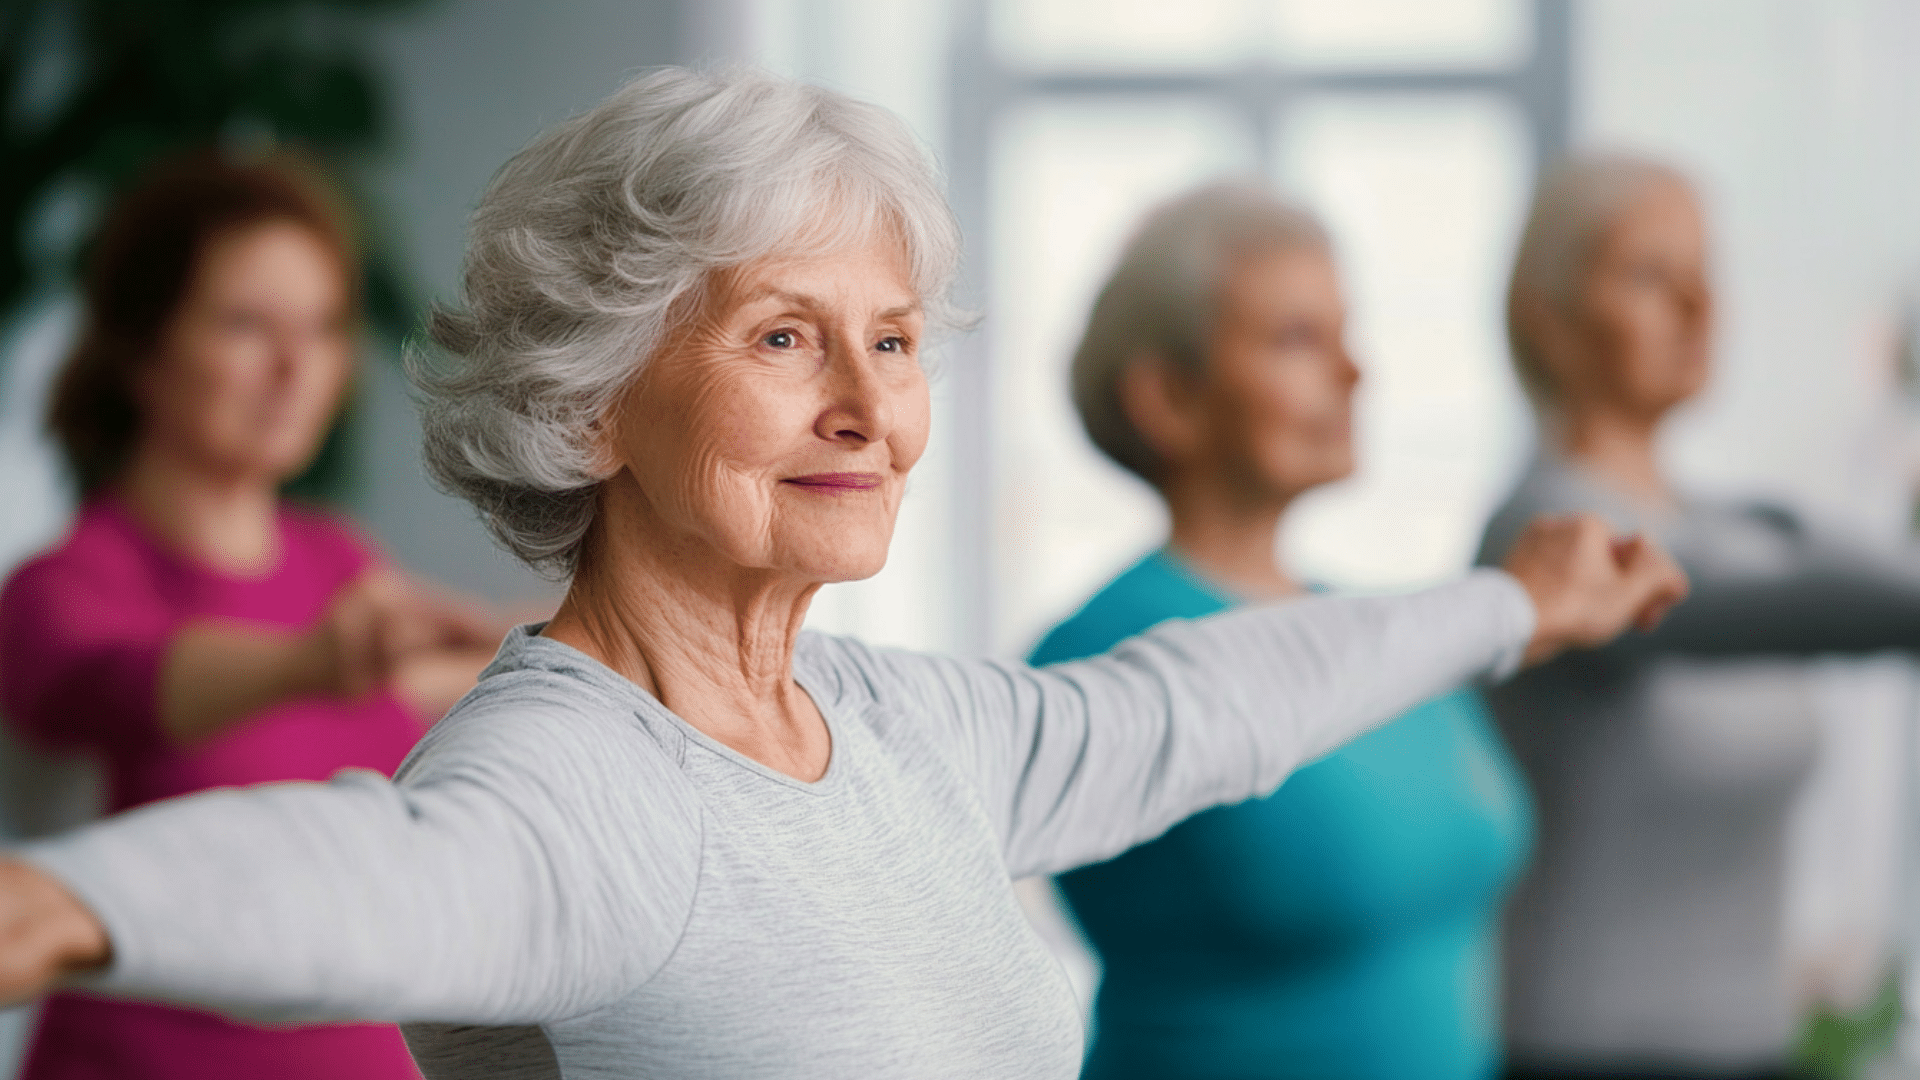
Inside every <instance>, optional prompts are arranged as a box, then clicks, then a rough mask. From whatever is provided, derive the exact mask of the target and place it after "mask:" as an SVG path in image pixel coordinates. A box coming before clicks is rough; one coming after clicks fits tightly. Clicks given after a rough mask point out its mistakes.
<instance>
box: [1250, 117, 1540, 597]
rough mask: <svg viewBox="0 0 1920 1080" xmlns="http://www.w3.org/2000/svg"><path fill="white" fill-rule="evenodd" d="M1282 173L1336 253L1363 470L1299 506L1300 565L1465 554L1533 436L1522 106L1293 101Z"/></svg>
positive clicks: (1390, 581) (1356, 575) (1295, 531)
mask: <svg viewBox="0 0 1920 1080" xmlns="http://www.w3.org/2000/svg"><path fill="white" fill-rule="evenodd" d="M1279 134H1280V137H1279V139H1278V145H1279V147H1280V151H1281V154H1280V156H1281V161H1282V173H1283V176H1284V179H1285V181H1286V183H1287V185H1288V186H1289V187H1291V188H1292V189H1294V190H1297V191H1299V192H1301V193H1302V194H1303V195H1304V196H1305V197H1306V199H1307V200H1308V201H1309V202H1310V203H1311V204H1312V205H1313V206H1315V207H1316V208H1318V209H1319V210H1320V211H1321V213H1322V214H1323V215H1324V216H1325V218H1326V220H1327V223H1328V226H1329V228H1330V229H1331V230H1332V232H1333V235H1334V238H1335V242H1336V244H1337V245H1338V248H1339V258H1340V263H1341V267H1342V271H1343V274H1344V277H1345V281H1346V285H1347V290H1348V301H1349V304H1350V307H1351V312H1352V319H1351V323H1350V325H1351V327H1352V339H1351V340H1352V344H1353V346H1354V349H1355V355H1356V357H1357V358H1358V360H1359V363H1360V365H1361V369H1362V371H1363V372H1364V376H1363V378H1362V381H1361V384H1360V392H1359V398H1358V402H1357V406H1358V408H1357V427H1356V430H1357V438H1358V441H1359V446H1358V449H1359V460H1360V469H1359V472H1358V474H1357V475H1356V476H1355V477H1354V478H1353V479H1351V480H1349V481H1346V482H1344V483H1341V484H1337V485H1333V486H1330V487H1328V488H1325V489H1322V490H1321V491H1318V492H1315V493H1313V494H1312V495H1310V496H1309V497H1308V499H1307V500H1306V501H1304V502H1303V503H1302V505H1301V506H1300V508H1299V510H1298V511H1297V512H1296V513H1294V514H1292V515H1290V516H1289V518H1288V526H1287V535H1286V537H1285V543H1286V547H1287V551H1288V555H1289V557H1290V558H1291V559H1292V560H1293V565H1294V566H1296V567H1297V568H1298V569H1299V570H1300V571H1302V572H1303V573H1305V574H1308V575H1309V576H1311V577H1314V578H1319V579H1322V580H1326V581H1330V582H1334V583H1337V584H1341V585H1347V586H1357V587H1394V586H1403V585H1411V584H1417V583H1421V582H1428V581H1433V580H1435V579H1438V578H1441V577H1444V576H1447V575H1449V574H1452V573H1454V572H1456V571H1458V570H1459V569H1460V568H1462V567H1464V566H1466V565H1467V564H1468V562H1469V561H1470V559H1471V558H1472V555H1473V551H1474V548H1475V547H1476V546H1477V544H1478V540H1479V530H1480V527H1481V525H1482V522H1483V521H1484V518H1485V515H1486V513H1487V512H1488V510H1489V509H1490V508H1491V506H1492V504H1493V503H1494V501H1495V500H1496V499H1497V498H1498V497H1499V496H1500V495H1501V494H1502V493H1503V490H1502V489H1503V487H1504V485H1505V483H1506V482H1507V480H1508V478H1509V477H1510V476H1511V475H1512V470H1513V469H1514V468H1515V467H1516V465H1517V460H1518V456H1519V454H1520V453H1521V452H1522V448H1523V447H1524V445H1525V441H1526V439H1525V426H1524V415H1525V413H1524V409H1523V406H1522V403H1521V401H1520V398H1519V395H1518V392H1517V391H1516V390H1515V389H1514V386H1513V381H1512V378H1511V376H1510V375H1509V373H1508V369H1507V364H1506V349H1505V338H1504V335H1503V331H1502V329H1501V326H1502V323H1501V316H1500V311H1501V297H1502V293H1503V290H1504V287H1505V275H1506V270H1507V266H1506V263H1507V259H1508V257H1509V255H1510V253H1511V251H1512V248H1513V242H1514V237H1515V235H1516V231H1517V229H1518V225H1519V216H1520V213H1521V210H1522V200H1523V199H1524V198H1525V196H1526V185H1527V177H1528V150H1527V141H1526V136H1525V134H1524V128H1523V127H1522V125H1521V121H1520V118H1519V116H1518V115H1517V114H1516V113H1515V112H1514V111H1513V110H1512V109H1511V108H1510V107H1509V106H1508V105H1506V104H1505V103H1504V102H1502V101H1499V100H1497V99H1489V98H1481V97H1438V96H1426V97H1420V98H1405V99H1392V98H1387V99H1382V98H1347V99H1340V98H1327V99H1320V100H1316V101H1311V102H1308V103H1305V104H1303V105H1302V106H1301V107H1298V108H1296V109H1293V110H1291V111H1290V112H1289V113H1288V115H1287V116H1286V117H1285V119H1284V124H1283V129H1282V131H1281V132H1280V133H1279Z"/></svg>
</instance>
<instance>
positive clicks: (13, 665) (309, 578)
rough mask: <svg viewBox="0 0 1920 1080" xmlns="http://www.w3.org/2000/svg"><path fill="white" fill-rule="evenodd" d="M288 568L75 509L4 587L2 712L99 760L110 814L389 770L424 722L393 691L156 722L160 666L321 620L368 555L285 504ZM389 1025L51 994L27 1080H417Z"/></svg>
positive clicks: (283, 545)
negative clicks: (232, 558) (191, 732)
mask: <svg viewBox="0 0 1920 1080" xmlns="http://www.w3.org/2000/svg"><path fill="white" fill-rule="evenodd" d="M279 528H280V559H279V563H278V565H277V566H276V567H275V568H274V569H273V570H271V571H269V572H267V573H265V574H263V575H260V576H258V577H237V576H234V575H232V574H228V573H224V572H222V571H219V570H216V569H213V568H210V567H207V566H204V565H201V564H198V563H195V562H193V561H191V560H190V559H187V558H185V557H183V556H181V555H178V554H175V553H173V552H171V551H168V550H166V549H164V548H162V547H161V546H160V545H159V544H157V543H156V542H155V541H154V540H153V539H152V538H151V537H150V536H148V535H147V533H146V532H145V531H144V530H143V529H142V528H141V527H140V526H139V525H138V524H136V523H135V522H134V520H133V519H132V518H131V517H130V516H129V515H128V514H127V512H126V510H125V509H124V507H123V506H122V505H121V504H120V503H119V502H118V501H117V500H115V499H114V498H112V497H105V498H99V499H95V500H94V501H92V502H90V503H89V504H88V505H87V506H86V507H84V508H83V509H82V510H81V513H80V517H79V520H78V521H77V522H76V523H75V525H74V528H73V531H72V533H71V534H70V535H69V536H68V537H67V539H66V541H65V542H64V543H62V544H61V545H60V546H59V547H58V548H55V549H54V550H53V551H51V552H48V553H47V554H45V555H41V556H39V557H38V558H36V559H34V560H32V561H31V562H28V563H27V564H25V565H24V566H22V567H21V568H20V569H19V570H18V571H16V572H15V573H14V575H13V576H12V577H11V578H10V579H8V581H7V583H6V587H5V589H4V590H0V714H4V716H5V719H6V722H7V723H8V724H10V725H12V727H13V729H14V730H15V731H17V732H19V733H20V734H21V735H22V736H24V737H25V738H27V739H28V740H30V741H32V742H34V743H37V744H39V745H41V746H45V747H48V748H54V749H64V750H74V751H83V752H86V753H89V754H92V755H94V756H96V757H97V759H98V760H99V761H100V762H101V764H102V765H103V766H104V769H105V773H106V780H107V793H108V794H107V801H108V807H107V808H108V810H109V811H111V812H118V811H121V810H125V809H128V808H130V807H134V806H139V805H140V804H142V803H148V802H152V801H154V800H156V799H165V798H168V797H170V796H174V795H184V794H186V793H188V792H193V791H200V790H203V789H206V788H210V787H222V786H228V785H235V784H257V783H263V782H267V781H274V780H324V779H326V778H327V777H329V776H331V775H333V774H334V773H335V772H337V771H338V770H340V769H343V768H348V767H359V768H366V769H378V770H379V771H380V772H382V773H387V774H391V773H392V772H393V770H394V769H395V768H397V767H398V766H399V764H400V760H401V758H403V757H405V756H406V753H407V751H408V750H410V749H412V747H413V744H414V742H415V741H416V740H418V739H419V737H420V734H421V731H422V728H421V724H420V721H419V720H418V719H416V718H415V717H414V716H413V715H412V714H411V713H410V712H409V711H408V710H407V709H406V707H405V706H403V705H402V704H401V703H400V702H399V701H398V700H396V699H395V698H394V697H393V696H392V695H391V694H386V693H383V694H379V695H376V696H374V697H372V698H369V699H367V700H365V701H358V702H345V701H337V700H331V699H322V698H311V699H306V700H301V701H293V702H288V703H286V704H283V705H279V706H276V707H274V708H272V709H268V710H266V711H264V712H262V713H260V714H259V715H257V716H253V717H250V718H248V719H247V720H245V721H243V722H241V723H239V724H236V725H235V726H233V727H232V728H230V729H228V730H227V731H225V732H223V733H221V734H220V735H218V736H216V737H214V738H212V739H209V740H207V741H205V742H202V743H200V744H198V745H195V746H193V747H191V748H188V749H181V748H178V747H174V746H171V745H170V744H169V743H168V742H167V740H166V738H165V737H164V736H163V735H162V734H161V732H160V729H159V724H158V719H157V715H156V713H157V704H158V703H157V686H156V681H157V677H158V673H159V666H160V660H161V656H162V654H163V653H164V651H165V650H166V648H167V645H168V643H169V642H170V641H171V640H172V638H173V636H174V634H175V633H177V632H178V631H179V630H180V628H181V627H182V626H183V625H184V624H186V623H188V622H190V621H193V620H196V619H205V618H219V619H244V620H247V621H249V622H254V623H261V624H265V625H269V626H277V627H284V628H286V629H288V630H303V629H305V628H307V627H310V626H312V625H313V624H314V623H315V622H316V621H317V620H318V619H319V618H320V616H321V615H322V614H323V613H324V612H325V611H326V608H327V604H328V601H329V600H330V599H331V598H332V596H333V594H334V593H335V592H336V591H337V590H338V589H339V588H340V587H341V586H343V585H345V584H347V583H348V582H350V581H352V580H353V579H354V578H356V577H358V576H359V575H360V573H361V572H362V571H363V570H365V569H366V568H367V567H368V566H369V565H370V564H371V563H372V562H373V561H374V557H373V556H372V555H371V554H370V553H369V552H368V550H367V549H366V547H365V546H363V545H362V544H361V543H360V542H359V541H358V540H356V539H355V538H354V536H353V535H352V534H351V533H350V532H348V531H347V530H346V529H345V528H343V527H342V526H340V525H339V524H337V523H335V522H333V521H331V520H329V519H327V518H326V517H324V516H321V515H319V514H315V513H311V512H308V511H302V510H295V509H290V508H289V509H283V510H282V511H281V512H280V517H279ZM418 1075H419V1074H418V1073H417V1072H416V1071H415V1070H414V1067H413V1062H412V1059H411V1058H409V1057H408V1056H407V1051H406V1047H405V1045H404V1044H403V1043H402V1042H401V1039H400V1034H399V1031H398V1030H397V1029H395V1028H393V1027H391V1026H388V1025H371V1024H345V1025H330V1026H326V1027H312V1028H274V1029H265V1028H256V1027H248V1026H245V1025H242V1024H236V1023H232V1022H230V1021H227V1020H223V1019H221V1018H219V1017H215V1016H212V1015H210V1014H207V1013H203V1012H197V1011H193V1010H187V1009H175V1008H169V1007H166V1006H160V1005H147V1004H141V1003H135V1002H120V1001H109V1000H106V999H102V998H95V997H88V996H84V995H79V994H57V995H54V996H53V997H51V998H49V999H48V1000H47V1002H46V1004H45V1005H44V1006H43V1008H42V1009H41V1013H40V1027H39V1030H38V1032H37V1033H36V1035H35V1037H34V1042H33V1047H32V1049H31V1050H30V1051H29V1052H28V1056H27V1062H26V1065H25V1066H24V1068H23V1070H22V1072H21V1078H22V1080H95V1078H99V1080H107V1078H113V1080H257V1078H260V1077H268V1076H271V1077H274V1078H276V1080H348V1078H353V1080H403V1078H404V1080H414V1078H417V1077H418Z"/></svg>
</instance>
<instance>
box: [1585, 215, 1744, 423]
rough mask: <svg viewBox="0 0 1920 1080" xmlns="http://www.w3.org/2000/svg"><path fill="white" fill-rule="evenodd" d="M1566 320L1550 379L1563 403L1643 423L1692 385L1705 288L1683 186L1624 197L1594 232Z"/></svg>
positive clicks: (1700, 381)
mask: <svg viewBox="0 0 1920 1080" xmlns="http://www.w3.org/2000/svg"><path fill="white" fill-rule="evenodd" d="M1567 322H1568V324H1569V325H1568V329H1569V331H1570V335H1569V336H1570V338H1571V341H1570V343H1569V347H1567V348H1563V349H1561V350H1558V352H1559V353H1560V354H1561V356H1562V357H1564V359H1563V360H1562V362H1561V363H1560V364H1559V365H1556V366H1557V367H1558V368H1559V370H1556V371H1554V372H1553V373H1552V377H1553V379H1554V381H1555V383H1556V385H1558V386H1559V387H1560V388H1561V389H1562V396H1563V397H1564V398H1565V404H1566V405H1567V406H1568V407H1569V408H1572V409H1576V410H1577V409H1581V408H1596V407H1597V408H1606V409H1610V410H1613V411H1617V412H1622V413H1624V414H1627V415H1630V416H1633V417H1635V418H1637V419H1640V420H1643V421H1646V422H1649V423H1650V422H1653V421H1657V420H1658V419H1659V418H1660V417H1661V416H1662V415H1664V414H1665V413H1666V412H1667V410H1669V409H1671V408H1673V407H1674V406H1675V405H1678V404H1680V403H1681V402H1683V401H1685V400H1687V399H1688V398H1690V397H1692V396H1693V395H1694V394H1696V393H1698V392H1699V390H1700V388H1701V386H1703V385H1704V384H1705V383H1706V379H1707V373H1708V348H1709V340H1710V337H1711V334H1712V329H1713V292H1712V288H1711V287H1710V286H1709V285H1708V283H1707V237H1706V224H1705V222H1704V221H1703V219H1702V216H1701V213H1700V206H1699V203H1698V202H1696V201H1695V199H1694V196H1693V193H1692V192H1691V191H1689V190H1688V189H1687V188H1686V187H1685V186H1683V185H1681V184H1678V183H1661V184H1658V185H1656V186H1654V187H1651V188H1649V189H1648V190H1647V191H1645V192H1643V193H1642V194H1641V195H1640V196H1639V197H1638V198H1636V199H1634V200H1633V201H1632V202H1630V203H1628V205H1627V207H1626V209H1624V210H1623V211H1622V212H1621V213H1620V214H1619V216H1618V217H1616V218H1615V219H1614V220H1613V221H1612V222H1611V223H1610V224H1609V225H1608V227H1607V229H1606V230H1605V231H1604V232H1603V233H1602V234H1601V236H1600V238H1599V242H1598V244H1597V245H1596V246H1595V249H1594V252H1593V254H1592V256H1591V260H1590V262H1589V263H1588V266H1587V272H1586V274H1585V276H1584V277H1583V279H1582V280H1581V285H1580V289H1579V292H1578V293H1577V294H1576V295H1575V297H1574V300H1573V304H1572V305H1571V307H1570V310H1569V318H1568V320H1567ZM1551 360H1552V357H1551V354H1550V357H1549V362H1550V363H1551Z"/></svg>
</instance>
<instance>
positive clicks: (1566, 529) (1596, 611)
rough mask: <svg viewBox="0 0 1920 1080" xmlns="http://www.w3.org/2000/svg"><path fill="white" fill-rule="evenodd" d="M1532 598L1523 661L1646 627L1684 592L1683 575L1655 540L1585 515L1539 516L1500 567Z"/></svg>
mask: <svg viewBox="0 0 1920 1080" xmlns="http://www.w3.org/2000/svg"><path fill="white" fill-rule="evenodd" d="M1504 569H1505V570H1506V571H1507V573H1509V574H1512V575H1513V576H1514V577H1515V578H1516V579H1517V580H1518V581H1519V582H1520V584H1521V585H1522V586H1523V587H1524V588H1525V589H1526V590H1527V595H1529V596H1531V597H1532V598H1533V609H1534V612H1535V615H1536V622H1535V624H1534V631H1533V640H1532V641H1530V642H1529V643H1528V644H1527V654H1526V662H1527V663H1529V664H1537V663H1539V662H1540V661H1542V660H1545V659H1547V658H1548V657H1551V656H1553V655H1554V654H1556V653H1558V652H1560V651H1562V650H1564V649H1570V648H1591V647H1593V646H1596V645H1604V644H1606V643H1607V642H1609V641H1612V640H1613V639H1614V638H1616V637H1618V636H1619V635H1620V634H1621V633H1622V632H1623V631H1625V630H1626V629H1627V628H1628V627H1629V626H1635V627H1638V628H1640V629H1641V630H1650V629H1652V628H1653V626H1654V624H1656V623H1658V622H1659V621H1660V618H1661V616H1663V615H1665V614H1666V613H1667V609H1668V608H1671V607H1672V606H1673V605H1675V604H1677V603H1679V602H1680V601H1681V600H1683V599H1685V598H1686V595H1687V576H1686V575H1685V574H1683V573H1681V571H1680V568H1679V567H1678V566H1676V565H1674V562H1673V560H1672V559H1670V558H1668V557H1667V553H1666V552H1665V551H1662V550H1661V549H1660V547H1659V545H1657V544H1655V543H1653V542H1652V541H1651V540H1648V539H1646V538H1645V537H1641V536H1626V537H1620V536H1615V535H1614V534H1613V530H1612V529H1611V528H1609V527H1608V525H1607V523H1606V522H1605V521H1603V520H1601V519H1600V518H1598V517H1596V516H1594V515H1592V514H1573V515H1570V516H1567V517H1543V518H1538V519H1536V520H1535V521H1533V522H1532V523H1531V524H1529V525H1528V526H1527V529H1526V531H1525V532H1523V533H1521V534H1520V539H1519V541H1517V542H1516V543H1515V544H1514V545H1513V550H1512V551H1510V552H1508V553H1507V560H1506V563H1505V566H1504Z"/></svg>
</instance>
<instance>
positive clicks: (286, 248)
mask: <svg viewBox="0 0 1920 1080" xmlns="http://www.w3.org/2000/svg"><path fill="white" fill-rule="evenodd" d="M346 276H347V274H346V268H345V267H344V266H342V265H341V264H340V258H339V255H338V253H337V252H336V251H335V250H334V249H333V247H332V246H331V245H329V244H328V243H327V242H326V241H325V240H324V239H323V238H321V237H320V236H319V235H317V234H315V233H314V231H313V230H312V229H311V228H309V227H307V226H306V225H303V224H300V223H299V222H294V221H266V222H259V223H256V224H252V225H246V226H242V227H240V228H237V229H233V230H230V231H227V232H225V233H222V234H220V235H218V236H216V237H214V238H213V239H212V240H211V242H209V243H208V244H207V246H206V248H205V249H204V250H203V251H202V252H201V254H200V257H199V260H198V265H197V266H196V267H195V270H194V282H193V287H194V291H195V292H198V293H202V294H208V293H217V294H220V295H234V294H245V295H252V294H256V293H258V294H261V295H263V296H272V295H277V294H278V293H280V292H282V291H284V290H286V289H289V288H302V287H311V288H313V289H316V290H324V291H327V292H329V293H333V292H344V290H345V287H346Z"/></svg>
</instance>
